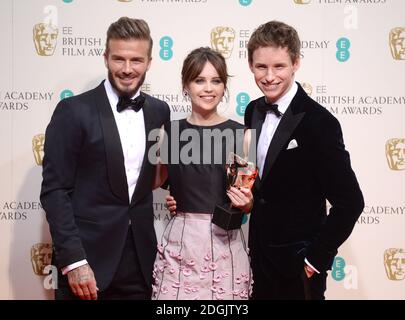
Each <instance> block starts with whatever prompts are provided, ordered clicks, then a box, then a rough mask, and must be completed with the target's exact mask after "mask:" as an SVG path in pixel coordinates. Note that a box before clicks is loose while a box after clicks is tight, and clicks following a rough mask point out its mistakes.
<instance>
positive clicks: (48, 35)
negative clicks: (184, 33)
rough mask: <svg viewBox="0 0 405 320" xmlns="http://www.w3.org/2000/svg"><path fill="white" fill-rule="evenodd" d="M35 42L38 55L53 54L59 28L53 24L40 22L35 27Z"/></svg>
mask: <svg viewBox="0 0 405 320" xmlns="http://www.w3.org/2000/svg"><path fill="white" fill-rule="evenodd" d="M33 32H34V35H33V39H34V44H35V49H36V50H37V53H38V55H40V56H52V55H53V54H54V52H55V48H56V41H57V39H58V28H57V27H56V26H55V25H53V24H47V23H38V24H36V25H35V26H34V29H33Z"/></svg>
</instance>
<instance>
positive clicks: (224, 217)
mask: <svg viewBox="0 0 405 320" xmlns="http://www.w3.org/2000/svg"><path fill="white" fill-rule="evenodd" d="M257 174H258V171H257V168H256V166H255V165H254V164H253V163H252V162H248V161H246V160H244V159H243V158H241V157H239V156H238V155H236V154H234V153H233V152H231V153H230V154H229V158H228V163H227V165H226V183H227V189H229V188H230V187H235V188H241V187H243V188H249V189H251V188H252V186H253V184H254V182H255V179H256V177H257ZM242 219H243V211H242V210H240V209H238V208H235V207H233V206H232V203H231V202H228V203H225V204H221V205H216V206H215V210H214V215H213V218H212V222H213V223H215V224H216V225H217V226H219V227H221V228H222V229H225V230H234V229H239V228H240V226H241V225H242Z"/></svg>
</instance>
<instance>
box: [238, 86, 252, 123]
mask: <svg viewBox="0 0 405 320" xmlns="http://www.w3.org/2000/svg"><path fill="white" fill-rule="evenodd" d="M249 102H250V97H249V95H248V94H247V93H246V92H241V93H239V94H238V95H237V96H236V113H237V114H238V115H240V116H241V117H243V116H244V115H245V110H246V107H247V105H248V104H249Z"/></svg>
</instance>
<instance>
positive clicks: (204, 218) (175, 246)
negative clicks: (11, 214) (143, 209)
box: [152, 212, 253, 300]
mask: <svg viewBox="0 0 405 320" xmlns="http://www.w3.org/2000/svg"><path fill="white" fill-rule="evenodd" d="M211 218H212V215H211V214H203V213H182V212H178V213H177V215H175V216H174V217H172V219H171V220H170V221H169V223H168V224H167V226H166V228H165V231H164V232H163V235H162V239H161V241H160V243H159V244H158V253H157V255H156V260H155V266H154V270H153V278H154V284H153V294H152V299H153V300H193V299H198V300H241V299H248V298H249V296H250V295H251V291H252V283H253V281H252V273H251V269H250V261H249V257H248V253H247V248H246V243H245V240H244V236H243V232H242V230H240V229H238V230H231V231H226V230H223V229H222V228H220V227H218V226H216V225H215V224H213V223H211Z"/></svg>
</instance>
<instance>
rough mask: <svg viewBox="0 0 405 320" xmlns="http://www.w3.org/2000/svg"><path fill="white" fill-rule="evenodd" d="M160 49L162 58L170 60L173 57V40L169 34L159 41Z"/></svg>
mask: <svg viewBox="0 0 405 320" xmlns="http://www.w3.org/2000/svg"><path fill="white" fill-rule="evenodd" d="M159 44H160V51H159V56H160V58H161V59H162V60H164V61H168V60H170V59H171V58H172V57H173V50H172V47H173V40H172V38H170V37H169V36H164V37H162V38H161V39H160V41H159Z"/></svg>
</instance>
